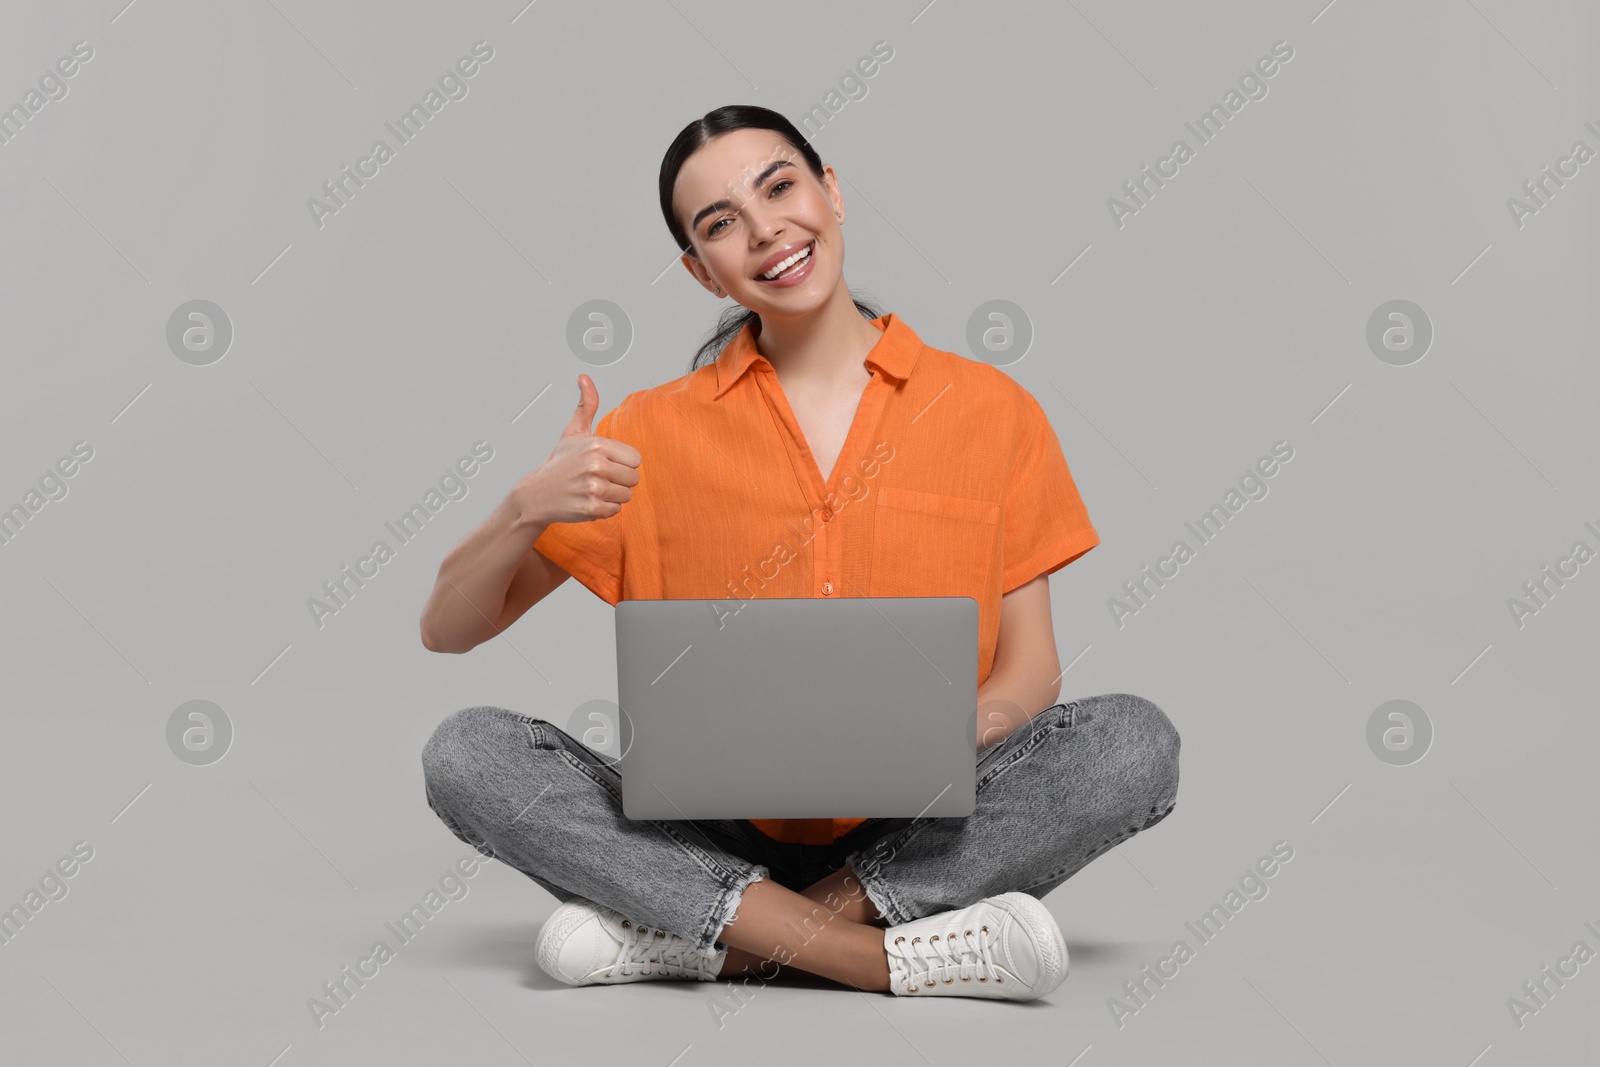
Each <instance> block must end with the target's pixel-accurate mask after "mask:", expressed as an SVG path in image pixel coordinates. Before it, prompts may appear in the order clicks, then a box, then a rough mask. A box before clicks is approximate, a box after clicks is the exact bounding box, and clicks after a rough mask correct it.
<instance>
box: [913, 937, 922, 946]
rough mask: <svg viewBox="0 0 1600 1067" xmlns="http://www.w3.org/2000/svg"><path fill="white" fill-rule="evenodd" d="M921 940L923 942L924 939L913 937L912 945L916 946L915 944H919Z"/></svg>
mask: <svg viewBox="0 0 1600 1067" xmlns="http://www.w3.org/2000/svg"><path fill="white" fill-rule="evenodd" d="M921 940H922V938H921V937H913V938H912V939H911V943H912V944H913V945H915V944H916V943H917V942H918V941H921Z"/></svg>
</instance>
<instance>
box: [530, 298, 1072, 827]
mask: <svg viewBox="0 0 1600 1067" xmlns="http://www.w3.org/2000/svg"><path fill="white" fill-rule="evenodd" d="M872 322H873V325H874V326H876V327H877V328H878V329H879V330H882V331H883V336H882V337H881V338H879V340H878V342H877V344H876V345H874V346H873V348H872V351H871V352H869V353H868V354H867V357H866V363H867V366H868V367H869V368H870V369H871V371H872V378H871V379H870V380H869V381H868V383H867V386H866V391H865V392H864V393H863V394H862V396H861V403H860V405H859V407H858V408H857V410H856V414H855V422H854V423H853V424H852V426H851V428H850V433H849V436H848V437H847V439H846V440H845V444H844V449H843V450H842V451H841V452H840V453H839V458H838V462H837V464H836V465H835V467H834V469H833V470H832V471H831V472H829V473H828V476H827V477H826V478H824V476H823V472H822V471H820V470H819V469H818V467H817V463H816V460H815V459H813V458H812V455H811V450H810V448H809V447H808V446H807V444H806V440H805V434H804V433H803V431H802V430H801V428H800V424H799V422H798V421H797V420H796V419H795V416H794V412H793V410H792V409H791V408H790V407H789V402H788V400H787V399H786V398H785V396H784V393H783V387H782V386H781V385H780V384H779V382H778V377H777V372H776V371H775V370H774V369H773V367H772V364H771V363H770V362H768V361H767V359H766V357H765V356H763V355H761V354H760V353H759V352H758V351H757V350H756V344H755V335H754V332H753V331H752V329H751V327H750V326H746V327H745V328H744V329H743V330H742V331H740V332H739V333H738V334H737V335H736V336H735V337H734V339H733V340H732V341H731V342H729V344H728V346H727V347H726V348H725V349H723V351H722V353H721V355H720V356H718V358H717V360H716V362H715V363H713V364H708V365H706V366H703V367H701V368H699V369H698V370H696V371H694V372H692V373H690V374H686V375H684V376H683V377H681V378H678V379H676V380H674V381H670V382H667V383H666V384H664V385H658V386H656V387H655V388H653V389H644V390H640V391H638V392H635V393H630V394H629V395H628V396H627V397H625V398H624V399H623V401H622V403H620V404H618V405H617V406H616V407H615V408H614V409H612V410H611V411H610V412H608V413H607V414H606V415H605V416H604V417H603V418H602V419H601V420H600V422H599V423H598V424H597V425H596V426H595V428H594V432H595V434H596V435H597V436H600V437H609V438H612V439H613V440H617V441H625V442H627V443H628V444H630V445H632V446H633V447H634V448H637V449H638V450H639V453H640V456H641V458H642V462H641V464H640V468H639V484H638V485H637V486H635V487H634V488H633V497H632V499H631V500H629V501H628V502H627V503H625V504H624V505H623V506H622V511H621V512H619V513H618V514H616V515H613V516H611V517H610V518H606V519H599V520H596V521H593V522H580V523H553V524H551V525H550V526H549V527H547V528H546V529H545V531H544V533H543V534H542V535H541V536H540V537H539V539H538V540H537V541H536V542H534V546H533V547H534V548H536V549H538V550H539V552H540V553H542V554H543V555H544V556H546V557H547V558H549V559H550V560H551V561H552V562H554V563H556V564H557V565H558V566H560V567H562V568H563V569H564V570H566V571H567V572H568V573H569V574H571V575H572V576H573V577H574V578H576V579H577V580H578V581H580V582H582V583H583V584H584V585H586V586H587V587H589V589H591V590H592V591H593V592H594V593H595V594H596V595H597V596H599V597H600V598H601V599H602V600H604V601H605V602H606V603H608V604H611V605H613V606H615V605H616V604H617V602H618V601H620V600H662V599H670V600H691V599H693V600H698V599H707V600H709V599H725V600H734V601H743V600H745V599H748V598H755V597H823V596H841V597H859V596H873V597H901V596H970V597H972V598H973V599H974V600H976V601H977V602H978V683H979V684H980V685H982V684H983V682H984V681H985V680H986V679H987V678H988V677H989V674H990V672H991V670H992V668H993V665H994V654H995V645H996V639H997V637H998V635H999V632H1000V597H1001V594H1003V593H1008V592H1010V591H1011V590H1013V589H1015V588H1017V587H1018V586H1020V585H1023V584H1025V583H1027V582H1029V581H1032V580H1033V579H1034V578H1037V577H1038V576H1039V575H1041V574H1050V573H1053V572H1054V571H1057V570H1060V569H1061V568H1062V567H1064V566H1066V565H1067V564H1068V563H1070V562H1072V561H1073V560H1075V559H1077V558H1078V557H1079V556H1081V555H1083V554H1084V553H1085V552H1087V551H1089V550H1090V549H1091V548H1093V547H1094V546H1095V545H1097V544H1099V543H1100V538H1099V536H1098V535H1097V534H1096V533H1095V530H1094V527H1093V526H1092V525H1091V524H1090V522H1089V513H1088V511H1087V510H1086V509H1085V507H1084V504H1083V500H1082V499H1081V498H1080V497H1079V496H1078V489H1077V486H1076V485H1075V484H1074V482H1073V480H1072V474H1071V472H1070V471H1069V470H1068V468H1067V461H1066V459H1065V457H1064V456H1063V455H1062V453H1061V444H1060V441H1059V440H1058V439H1057V438H1056V434H1055V431H1054V430H1052V429H1051V427H1050V421H1049V419H1048V418H1047V417H1046V415H1045V413H1044V410H1043V409H1042V408H1041V407H1040V406H1039V403H1038V401H1036V400H1035V399H1034V398H1033V396H1032V395H1031V394H1030V393H1028V392H1027V390H1025V389H1023V388H1022V387H1021V386H1020V385H1018V384H1017V383H1016V382H1015V381H1014V380H1012V378H1011V376H1010V375H1008V374H1006V373H1005V372H1004V371H1002V370H1000V369H998V368H996V367H994V366H992V365H990V364H988V363H983V362H980V361H978V360H973V359H968V358H966V357H964V356H960V355H957V354H955V353H952V352H943V351H940V350H939V349H937V348H930V347H928V346H927V345H924V344H923V343H922V340H921V339H920V338H919V337H918V336H917V335H916V334H915V333H913V332H912V330H911V327H909V326H907V325H906V324H905V323H904V322H902V321H901V320H900V319H899V318H897V317H896V316H895V315H894V314H893V313H890V314H886V315H884V316H882V317H881V318H878V319H875V320H872ZM865 821H866V820H865V818H835V819H753V820H751V822H752V823H753V824H754V825H755V826H756V827H757V828H758V829H760V830H761V832H762V833H764V834H766V835H767V836H768V837H772V838H774V839H775V840H779V841H789V842H794V843H801V844H827V843H829V842H831V841H833V840H835V839H837V838H838V837H841V836H843V835H844V834H845V833H846V832H847V831H849V830H850V829H852V828H854V827H856V826H859V825H860V824H861V823H863V822H865Z"/></svg>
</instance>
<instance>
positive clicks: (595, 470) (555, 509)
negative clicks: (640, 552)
mask: <svg viewBox="0 0 1600 1067" xmlns="http://www.w3.org/2000/svg"><path fill="white" fill-rule="evenodd" d="M599 408H600V391H599V390H598V389H596V388H595V384H594V381H593V379H591V378H590V377H589V376H588V375H587V374H580V375H578V410H577V411H575V412H573V415H572V418H571V420H570V421H569V422H568V423H567V425H566V428H565V429H563V430H562V431H561V439H560V441H558V442H557V443H556V447H555V451H553V452H551V453H550V458H549V459H547V460H545V461H544V463H542V464H540V465H539V466H538V467H537V468H536V469H534V470H532V471H529V472H528V473H527V474H524V475H523V476H522V477H521V479H519V480H518V482H517V484H516V485H515V486H514V487H513V488H512V490H511V495H512V498H513V499H514V500H515V501H516V503H517V505H518V507H519V508H521V510H522V513H523V514H524V515H528V516H532V517H534V518H535V519H537V521H539V522H541V523H544V524H546V525H548V524H549V523H552V522H593V521H594V520H596V519H608V518H610V517H611V516H613V515H615V514H617V513H618V512H620V511H621V510H622V505H623V504H625V503H627V502H628V501H629V500H631V499H632V498H633V488H632V487H633V486H636V485H638V484H639V470H638V468H639V464H640V462H641V457H640V455H639V450H638V449H636V448H634V447H633V446H632V445H630V444H627V443H626V442H623V441H614V440H612V439H611V438H609V437H596V436H594V435H593V434H592V433H590V424H591V423H592V422H593V420H594V413H595V412H596V411H597V410H599Z"/></svg>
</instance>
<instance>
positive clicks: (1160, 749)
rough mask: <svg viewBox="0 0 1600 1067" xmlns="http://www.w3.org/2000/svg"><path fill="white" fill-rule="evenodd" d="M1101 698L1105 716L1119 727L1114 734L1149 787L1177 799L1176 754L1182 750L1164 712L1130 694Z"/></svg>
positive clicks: (1175, 732)
mask: <svg viewBox="0 0 1600 1067" xmlns="http://www.w3.org/2000/svg"><path fill="white" fill-rule="evenodd" d="M1100 699H1101V700H1102V701H1105V702H1106V705H1107V706H1106V708H1105V712H1104V713H1105V714H1108V715H1110V716H1112V717H1113V718H1114V720H1115V721H1116V723H1117V724H1118V725H1117V733H1118V735H1119V736H1120V737H1121V739H1122V740H1123V742H1124V744H1125V745H1126V746H1127V748H1128V750H1129V755H1130V758H1131V759H1132V760H1133V761H1134V764H1135V765H1136V766H1138V767H1140V768H1141V769H1142V772H1143V773H1144V774H1145V775H1147V776H1148V777H1149V779H1150V784H1151V785H1153V786H1155V787H1157V789H1158V790H1159V791H1160V792H1162V793H1164V794H1166V795H1169V796H1173V797H1176V795H1177V792H1178V753H1179V750H1180V749H1181V748H1182V739H1181V738H1180V737H1179V736H1178V728H1177V727H1176V726H1174V725H1172V720H1171V719H1170V718H1169V717H1168V716H1167V713H1166V712H1164V711H1162V710H1161V708H1159V707H1157V706H1156V705H1155V704H1154V703H1152V702H1151V701H1149V700H1146V699H1145V698H1144V697H1140V696H1134V695H1133V694H1132V693H1112V694H1110V695H1108V696H1105V697H1102V698H1100ZM1096 710H1097V711H1098V710H1099V709H1098V708H1097V709H1096Z"/></svg>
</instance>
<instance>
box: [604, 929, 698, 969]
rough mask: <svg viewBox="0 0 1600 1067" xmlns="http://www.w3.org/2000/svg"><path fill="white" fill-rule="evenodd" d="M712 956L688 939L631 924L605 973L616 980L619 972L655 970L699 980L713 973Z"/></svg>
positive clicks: (623, 933) (623, 934)
mask: <svg viewBox="0 0 1600 1067" xmlns="http://www.w3.org/2000/svg"><path fill="white" fill-rule="evenodd" d="M711 955H713V954H708V953H707V952H705V951H704V950H703V949H700V948H697V947H695V945H694V944H693V943H691V942H690V941H688V940H687V939H686V938H682V937H677V936H675V935H671V934H668V933H667V932H666V931H665V930H660V929H657V930H654V931H652V930H651V929H650V928H649V927H647V926H635V925H634V924H633V923H631V922H630V923H625V924H624V925H623V927H622V944H621V946H620V947H619V948H618V950H617V958H616V960H615V961H614V962H613V963H612V964H611V966H609V967H607V968H606V970H605V973H606V974H607V975H608V976H615V975H616V974H617V973H618V972H619V971H620V972H621V973H622V974H624V975H631V974H635V973H638V974H650V973H651V968H652V967H654V968H655V969H656V972H657V973H660V974H672V975H684V976H688V975H694V976H696V977H699V976H703V975H705V974H706V973H708V971H709V970H710V967H711Z"/></svg>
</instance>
